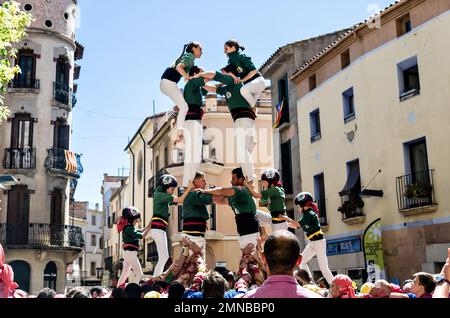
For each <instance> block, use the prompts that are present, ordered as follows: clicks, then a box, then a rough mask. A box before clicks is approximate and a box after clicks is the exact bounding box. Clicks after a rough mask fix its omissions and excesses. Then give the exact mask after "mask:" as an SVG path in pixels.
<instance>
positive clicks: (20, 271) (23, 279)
mask: <svg viewBox="0 0 450 318" xmlns="http://www.w3.org/2000/svg"><path fill="white" fill-rule="evenodd" d="M9 265H10V266H11V267H12V269H13V271H14V281H15V282H16V283H17V284H18V285H19V289H21V290H23V291H26V292H27V293H29V292H30V276H31V275H30V274H31V268H30V265H29V264H28V263H27V262H24V261H14V262H11V263H9Z"/></svg>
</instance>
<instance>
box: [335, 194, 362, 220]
mask: <svg viewBox="0 0 450 318" xmlns="http://www.w3.org/2000/svg"><path fill="white" fill-rule="evenodd" d="M363 207H364V201H363V200H362V199H361V198H359V197H358V198H357V199H353V200H348V201H345V202H344V203H343V204H342V206H340V207H339V208H338V211H339V212H341V213H342V214H343V215H345V218H347V219H348V218H352V217H356V216H357V213H356V212H357V210H358V209H362V208H363Z"/></svg>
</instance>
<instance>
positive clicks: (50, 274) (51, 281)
mask: <svg viewBox="0 0 450 318" xmlns="http://www.w3.org/2000/svg"><path fill="white" fill-rule="evenodd" d="M56 273H57V267H56V264H55V262H48V263H47V265H46V266H45V269H44V288H45V287H47V288H51V289H53V290H56V279H57V275H56Z"/></svg>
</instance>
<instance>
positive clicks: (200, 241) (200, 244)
mask: <svg viewBox="0 0 450 318" xmlns="http://www.w3.org/2000/svg"><path fill="white" fill-rule="evenodd" d="M182 236H183V237H187V238H188V239H190V240H191V242H194V243H195V244H197V245H198V247H200V248H201V249H202V255H203V259H204V260H206V239H205V238H204V237H202V236H192V235H188V234H184V233H183V235H182ZM189 254H191V255H192V254H193V253H192V251H191V250H189Z"/></svg>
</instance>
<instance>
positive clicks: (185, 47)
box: [175, 43, 190, 67]
mask: <svg viewBox="0 0 450 318" xmlns="http://www.w3.org/2000/svg"><path fill="white" fill-rule="evenodd" d="M189 44H190V43H186V44H185V45H184V46H183V51H182V52H181V54H180V56H179V57H178V58H177V59H176V62H175V67H176V66H177V65H178V62H179V61H180V60H181V58H182V57H183V55H184V53H186V49H187V47H188V46H189Z"/></svg>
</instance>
